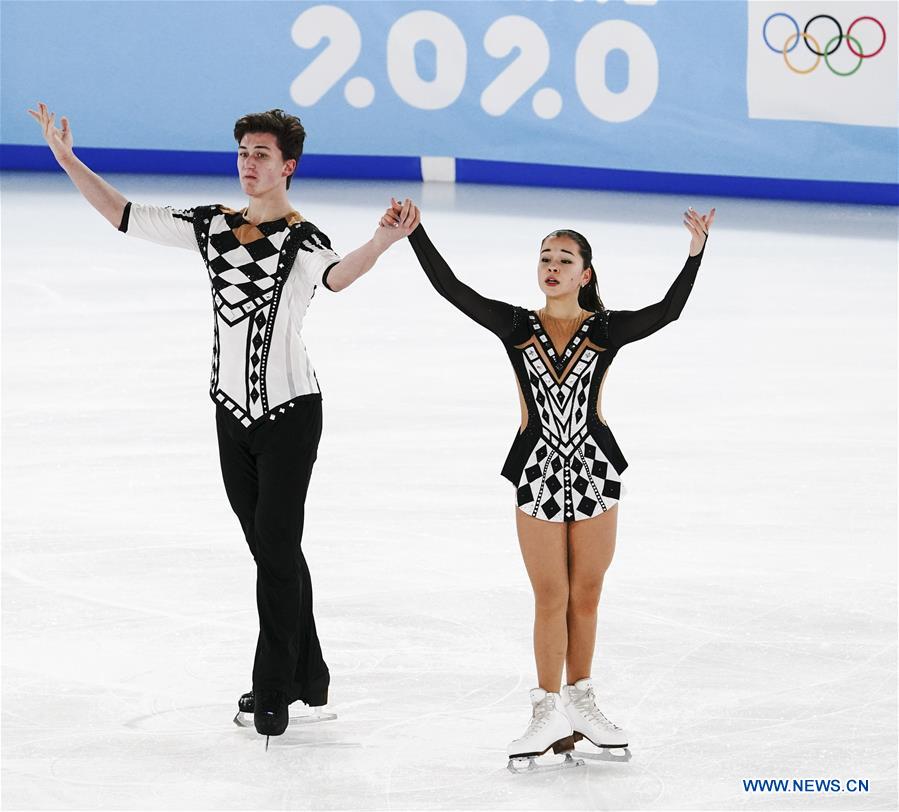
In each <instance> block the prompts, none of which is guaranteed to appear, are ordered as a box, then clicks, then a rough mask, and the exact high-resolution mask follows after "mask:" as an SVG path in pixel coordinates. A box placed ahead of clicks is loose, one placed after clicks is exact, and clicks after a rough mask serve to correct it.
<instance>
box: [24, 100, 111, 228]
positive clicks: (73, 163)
mask: <svg viewBox="0 0 899 812" xmlns="http://www.w3.org/2000/svg"><path fill="white" fill-rule="evenodd" d="M37 108H38V109H37V110H29V111H28V113H29V115H30V116H31V117H32V118H33V119H35V121H37V123H38V124H40V125H41V129H42V130H43V132H44V140H46V142H47V144H48V146H49V147H50V150H51V151H52V152H53V157H54V158H56V160H57V162H58V163H59V165H60V166H61V167H62V168H63V169H64V170H65V172H66V174H67V175H68V176H69V177H70V178H71V179H72V183H74V184H75V186H77V187H78V191H79V192H81V194H82V195H83V196H84V199H85V200H86V201H87V202H88V203H90V204H91V205H92V206H93V207H94V208H95V209H96V210H97V211H98V212H100V214H102V215H103V216H104V217H105V218H106V219H107V220H109V222H110V223H111V224H112V225H113V226H114V227H115V228H118V227H119V224H120V223H121V222H122V214H123V213H124V212H125V205H126V204H127V203H128V200H127V199H126V198H125V196H124V195H123V194H122V193H121V192H119V190H118V189H116V188H115V187H114V186H111V185H110V184H108V183H107V182H106V181H105V180H103V178H101V177H100V176H99V175H98V174H96V173H95V172H93V171H91V170H90V169H89V168H88V167H87V166H86V165H85V164H84V163H83V162H82V161H81V160H79V159H78V158H77V157H76V156H75V152H74V150H73V149H72V145H73V140H72V129H71V127H69V120H68V119H67V118H66V117H65V116H63V117H62V118H61V119H60V124H61V125H62V127H57V126H56V124H55V123H54V119H55V117H56V113H51V112H49V111H48V110H47V105H46V104H44V103H43V102H39V103H38V106H37Z"/></svg>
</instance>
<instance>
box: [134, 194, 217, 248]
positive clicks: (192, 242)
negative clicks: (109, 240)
mask: <svg viewBox="0 0 899 812" xmlns="http://www.w3.org/2000/svg"><path fill="white" fill-rule="evenodd" d="M119 231H122V232H124V233H125V234H128V236H130V237H139V238H140V239H142V240H149V241H150V242H155V243H159V244H160V245H170V246H173V247H174V248H186V249H188V250H191V251H197V252H199V250H200V247H199V245H197V238H196V236H195V235H194V210H193V209H173V208H171V207H170V206H145V205H143V204H141V203H128V205H127V206H125V212H124V214H123V215H122V223H121V225H120V226H119Z"/></svg>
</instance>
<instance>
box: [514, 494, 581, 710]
mask: <svg viewBox="0 0 899 812" xmlns="http://www.w3.org/2000/svg"><path fill="white" fill-rule="evenodd" d="M515 523H516V525H517V528H518V543H519V544H520V546H521V555H522V557H523V558H524V566H525V568H526V569H527V571H528V577H529V578H530V579H531V586H532V587H533V589H534V658H535V659H536V661H537V679H538V681H539V683H540V687H541V688H543V690H544V691H552V692H554V693H558V692H559V690H560V688H561V687H562V666H563V665H564V664H565V648H566V645H567V642H568V630H567V627H566V622H565V613H566V611H567V609H568V531H567V526H566V525H565V523H564V522H545V521H543V520H542V519H535V518H533V517H532V516H529V515H528V514H526V513H524V512H523V511H521V510H517V509H516V511H515Z"/></svg>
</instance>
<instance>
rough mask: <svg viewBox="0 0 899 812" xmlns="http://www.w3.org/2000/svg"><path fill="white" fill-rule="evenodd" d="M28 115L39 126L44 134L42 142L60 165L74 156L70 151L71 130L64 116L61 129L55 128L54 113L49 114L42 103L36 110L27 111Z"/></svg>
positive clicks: (61, 120) (71, 143)
mask: <svg viewBox="0 0 899 812" xmlns="http://www.w3.org/2000/svg"><path fill="white" fill-rule="evenodd" d="M28 115H30V116H31V117H32V118H33V119H34V120H35V121H37V123H38V124H40V125H41V129H42V130H43V132H44V140H45V141H46V142H47V144H48V146H49V147H50V149H51V151H52V152H53V157H54V158H56V160H57V161H59V162H60V163H62V162H63V160H65V159H66V158H69V157H71V156H72V155H73V154H74V152H73V151H72V146H73V142H72V130H71V128H70V127H69V120H68V119H67V118H66V117H65V116H63V117H62V118H61V119H60V124H62V127H57V126H56V124H55V123H54V119H55V118H56V113H51V112H49V111H48V110H47V105H46V104H44V103H43V102H38V104H37V110H29V111H28Z"/></svg>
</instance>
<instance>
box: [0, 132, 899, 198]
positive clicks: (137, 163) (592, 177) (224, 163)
mask: <svg viewBox="0 0 899 812" xmlns="http://www.w3.org/2000/svg"><path fill="white" fill-rule="evenodd" d="M77 153H78V155H79V156H80V157H81V158H83V159H84V161H85V163H87V164H88V165H89V166H90V167H91V168H92V169H95V170H96V171H98V172H133V173H141V174H185V175H232V174H234V173H235V156H234V153H233V152H199V151H184V150H156V149H106V148H98V147H81V148H78V150H77ZM0 169H3V170H31V171H61V170H60V169H59V166H58V165H57V163H56V160H55V159H54V158H53V155H52V153H51V152H50V150H49V149H47V148H46V147H43V146H32V145H23V144H2V145H0ZM297 176H298V177H306V178H340V179H352V180H411V181H422V180H437V181H444V182H457V183H487V184H499V185H507V186H533V187H557V188H571V189H593V190H605V191H618V192H643V193H650V194H695V195H705V196H720V197H745V198H762V199H774V200H801V201H809V202H821V203H856V204H875V205H885V206H897V205H899V184H892V183H865V182H849V181H827V180H796V179H792V178H757V177H748V176H733V175H697V174H684V173H677V172H643V171H636V170H629V169H601V168H596V167H580V166H560V165H552V164H532V163H515V162H510V161H485V160H476V159H470V158H455V159H453V158H447V157H432V156H426V157H421V158H419V157H408V156H397V155H380V156H371V155H304V156H303V157H302V160H301V161H300V166H299V168H298V170H297Z"/></svg>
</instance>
